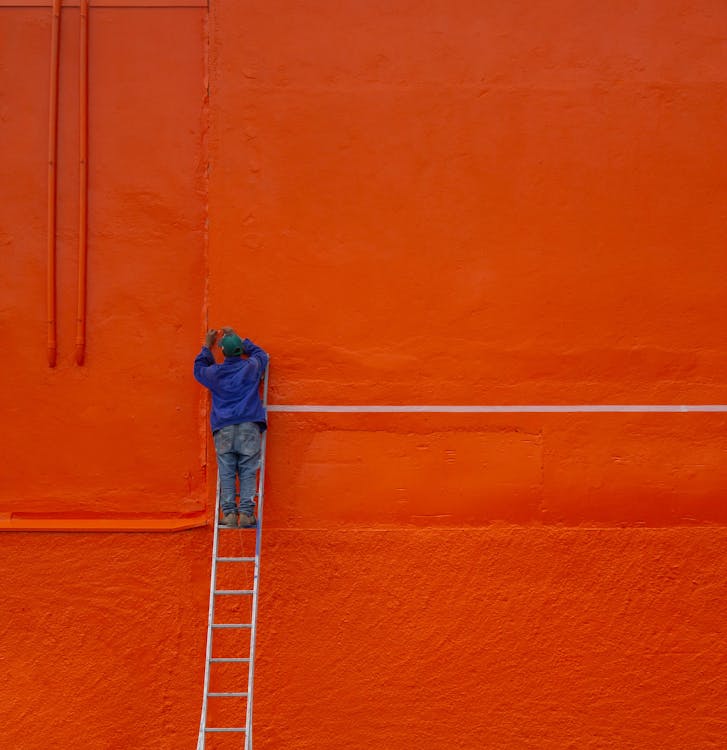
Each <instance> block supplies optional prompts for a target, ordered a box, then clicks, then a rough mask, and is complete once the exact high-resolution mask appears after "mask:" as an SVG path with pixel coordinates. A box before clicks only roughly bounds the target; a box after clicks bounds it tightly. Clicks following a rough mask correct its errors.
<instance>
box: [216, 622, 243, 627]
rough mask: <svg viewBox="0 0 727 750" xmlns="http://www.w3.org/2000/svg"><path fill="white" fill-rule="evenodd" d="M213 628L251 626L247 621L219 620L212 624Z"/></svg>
mask: <svg viewBox="0 0 727 750" xmlns="http://www.w3.org/2000/svg"><path fill="white" fill-rule="evenodd" d="M212 627H213V628H252V624H251V623H249V622H219V623H217V622H216V623H214V624H213V625H212Z"/></svg>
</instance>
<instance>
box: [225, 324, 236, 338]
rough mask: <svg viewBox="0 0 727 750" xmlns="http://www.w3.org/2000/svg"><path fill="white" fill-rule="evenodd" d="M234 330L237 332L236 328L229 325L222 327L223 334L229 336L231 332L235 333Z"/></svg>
mask: <svg viewBox="0 0 727 750" xmlns="http://www.w3.org/2000/svg"><path fill="white" fill-rule="evenodd" d="M234 332H235V329H234V328H230V327H229V326H224V328H222V335H223V336H229V335H230V334H231V333H234Z"/></svg>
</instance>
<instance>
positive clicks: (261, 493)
mask: <svg viewBox="0 0 727 750" xmlns="http://www.w3.org/2000/svg"><path fill="white" fill-rule="evenodd" d="M269 383H270V360H269V359H268V365H267V367H266V368H265V380H264V384H263V406H264V407H265V408H266V409H267V406H268V385H269ZM267 443H268V432H267V430H265V432H264V433H263V440H262V446H261V451H260V473H259V475H258V497H257V503H258V504H257V528H256V529H255V567H254V571H253V587H252V588H253V595H252V617H251V618H250V622H251V623H252V629H251V630H250V666H249V668H248V673H247V711H246V714H247V715H246V718H245V726H246V727H247V732H246V733H245V750H252V703H253V689H254V686H255V638H256V636H257V611H258V592H259V590H260V553H261V551H262V531H263V501H264V498H265V459H266V456H267Z"/></svg>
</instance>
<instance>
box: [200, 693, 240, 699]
mask: <svg viewBox="0 0 727 750" xmlns="http://www.w3.org/2000/svg"><path fill="white" fill-rule="evenodd" d="M207 695H208V696H209V697H210V698H247V693H207Z"/></svg>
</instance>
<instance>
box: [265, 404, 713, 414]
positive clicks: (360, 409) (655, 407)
mask: <svg viewBox="0 0 727 750" xmlns="http://www.w3.org/2000/svg"><path fill="white" fill-rule="evenodd" d="M268 411H271V412H319V413H322V412H335V413H374V414H381V413H390V414H404V413H416V414H427V413H448V414H515V413H533V414H535V413H542V412H557V413H562V414H575V413H579V412H606V413H609V412H635V413H649V412H727V404H683V405H678V404H574V405H563V404H538V405H530V406H480V405H477V404H472V405H470V404H463V405H458V404H453V405H450V406H445V405H439V404H430V405H419V404H398V405H396V404H394V405H375V404H361V405H358V406H353V405H351V406H349V405H348V404H270V405H269V406H268Z"/></svg>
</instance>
